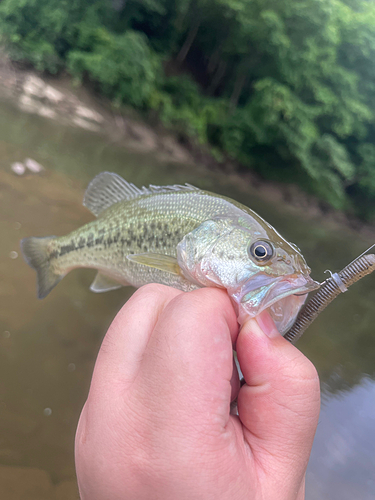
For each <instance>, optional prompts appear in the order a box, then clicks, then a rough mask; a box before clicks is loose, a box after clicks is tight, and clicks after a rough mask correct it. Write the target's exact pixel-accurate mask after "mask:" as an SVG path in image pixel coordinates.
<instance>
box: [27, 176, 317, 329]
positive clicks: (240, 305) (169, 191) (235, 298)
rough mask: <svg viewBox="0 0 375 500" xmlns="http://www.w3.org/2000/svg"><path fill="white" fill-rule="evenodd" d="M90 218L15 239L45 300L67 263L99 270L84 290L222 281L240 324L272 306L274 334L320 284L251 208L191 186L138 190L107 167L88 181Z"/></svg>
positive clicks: (195, 285)
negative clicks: (64, 231) (61, 232)
mask: <svg viewBox="0 0 375 500" xmlns="http://www.w3.org/2000/svg"><path fill="white" fill-rule="evenodd" d="M83 205H84V206H86V207H87V208H88V209H89V210H90V211H91V212H92V213H93V215H95V216H96V219H95V220H93V221H92V222H89V223H88V224H86V225H84V226H82V227H80V228H78V229H77V230H75V231H73V232H71V233H70V234H68V235H66V236H61V237H57V236H48V237H29V238H24V239H23V240H22V241H21V249H22V253H23V256H24V258H25V260H26V262H27V263H28V264H29V265H30V266H31V267H32V268H33V269H35V271H36V273H37V288H38V298H44V297H46V295H48V293H49V292H50V291H51V290H52V289H53V288H54V287H55V286H56V285H57V284H58V282H59V281H60V280H61V279H62V278H63V277H64V276H65V275H66V274H67V273H68V272H69V271H71V270H72V269H75V268H81V267H84V268H94V269H96V270H97V271H98V273H97V275H96V277H95V279H94V281H93V283H92V284H91V287H90V289H91V290H92V291H93V292H97V293H100V292H106V291H109V290H114V289H117V288H120V287H121V286H133V287H136V288H138V287H141V286H142V285H145V284H148V283H160V284H164V285H168V286H172V287H175V288H177V289H179V290H182V291H185V292H188V291H191V290H195V289H197V288H202V287H218V288H222V289H225V290H226V291H227V293H228V295H229V297H230V299H231V301H232V304H233V306H234V308H235V311H236V314H237V317H238V322H239V323H240V324H243V323H244V321H245V320H246V319H247V318H251V317H255V316H256V315H257V314H259V313H260V312H262V311H263V310H265V309H268V310H269V312H270V314H271V316H272V318H273V319H274V321H275V323H276V326H277V328H278V330H279V331H280V333H282V334H284V333H286V332H287V331H288V329H289V328H290V326H291V325H292V324H293V322H294V320H295V318H296V316H297V314H298V311H299V310H300V308H301V306H302V305H303V303H304V302H305V300H306V297H307V294H308V293H309V292H310V291H312V290H315V289H317V288H318V287H319V283H317V282H316V281H314V280H313V279H312V278H311V277H310V272H311V269H310V268H309V267H308V265H307V263H306V261H305V259H304V258H303V256H302V254H301V251H300V250H299V249H298V247H297V246H296V245H294V244H293V243H290V242H288V241H286V240H285V239H284V238H283V237H282V236H281V235H280V234H279V233H278V232H277V231H276V230H275V229H274V228H273V227H272V226H271V225H270V224H268V223H267V222H266V221H265V220H263V219H262V218H261V217H260V216H259V215H258V214H256V213H255V212H254V211H253V210H251V209H250V208H248V207H246V206H245V205H242V204H241V203H238V202H237V201H234V200H232V199H230V198H227V197H225V196H222V195H218V194H214V193H211V192H209V191H204V190H201V189H199V188H196V187H194V186H192V185H190V184H185V185H173V186H153V185H150V186H149V187H142V188H138V187H136V186H135V185H134V184H131V183H129V182H127V181H125V180H124V179H123V178H122V177H120V176H119V175H117V174H115V173H111V172H102V173H101V174H99V175H97V176H96V177H95V178H94V179H93V180H92V181H91V182H90V184H89V186H88V188H87V190H86V193H85V195H84V200H83Z"/></svg>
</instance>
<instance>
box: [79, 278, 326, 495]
mask: <svg viewBox="0 0 375 500" xmlns="http://www.w3.org/2000/svg"><path fill="white" fill-rule="evenodd" d="M232 347H235V348H236V350H237V353H238V359H239V362H240V365H241V369H242V371H243V374H244V377H245V380H246V384H245V385H244V386H243V387H242V388H241V389H240V388H239V381H238V376H237V375H236V372H235V371H234V369H233V357H232ZM237 395H238V413H239V416H235V415H231V414H230V412H229V406H230V401H231V400H232V399H233V398H234V397H235V396H237ZM319 407H320V389H319V379H318V375H317V372H316V370H315V368H314V366H313V365H312V363H311V362H310V361H309V360H308V359H307V358H306V357H305V356H304V355H303V354H302V353H301V352H300V351H299V350H298V349H297V348H296V347H294V346H292V345H291V344H290V343H289V342H287V341H286V340H285V339H284V338H283V337H282V336H281V335H280V334H279V333H278V332H277V330H276V328H275V325H274V323H273V322H272V320H271V318H270V317H269V315H268V314H267V313H262V314H260V315H259V316H258V317H257V318H255V319H250V320H248V321H247V322H246V323H245V324H244V325H243V327H242V328H241V329H240V330H239V327H238V324H237V320H236V316H235V313H234V310H233V307H232V305H231V302H230V300H229V298H228V295H227V294H226V293H225V292H224V291H222V290H219V289H214V288H204V289H200V290H196V291H193V292H189V293H183V292H180V291H178V290H175V289H173V288H169V287H165V286H162V285H147V286H145V287H143V288H141V289H140V290H138V291H137V292H136V293H135V294H134V295H133V296H132V298H131V299H130V300H129V301H128V302H127V303H126V304H125V305H124V307H123V308H122V309H121V311H120V312H119V313H118V315H117V317H116V318H115V320H114V321H113V323H112V325H111V326H110V328H109V330H108V332H107V334H106V336H105V339H104V341H103V344H102V347H101V349H100V352H99V355H98V359H97V361H96V365H95V370H94V374H93V377H92V382H91V387H90V392H89V396H88V399H87V402H86V404H85V406H84V408H83V411H82V414H81V418H80V421H79V425H78V429H77V435H76V469H77V477H78V484H79V489H80V494H81V498H82V500H177V499H178V500H193V499H194V500H233V499H235V500H276V499H277V500H302V499H303V498H304V496H305V494H304V490H305V473H306V467H307V462H308V460H309V456H310V452H311V446H312V442H313V439H314V434H315V430H316V426H317V423H318V416H319Z"/></svg>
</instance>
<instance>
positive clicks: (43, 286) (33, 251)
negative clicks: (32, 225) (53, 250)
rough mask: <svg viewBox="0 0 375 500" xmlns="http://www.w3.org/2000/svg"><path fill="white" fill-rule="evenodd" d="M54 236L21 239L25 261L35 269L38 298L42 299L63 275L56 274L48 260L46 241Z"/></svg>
mask: <svg viewBox="0 0 375 500" xmlns="http://www.w3.org/2000/svg"><path fill="white" fill-rule="evenodd" d="M54 238H55V236H48V237H46V238H36V237H34V236H32V237H31V238H24V239H23V240H21V250H22V253H23V256H24V259H25V261H26V262H27V263H28V264H29V266H30V267H32V268H33V269H35V271H36V274H37V282H38V298H39V299H44V297H45V296H46V295H48V294H49V292H50V291H51V290H52V288H53V287H54V286H56V285H57V283H58V282H59V281H60V280H61V279H62V278H63V277H64V275H61V274H56V273H55V272H54V271H53V269H52V267H51V262H50V256H49V253H48V243H49V242H50V241H51V240H53V239H54Z"/></svg>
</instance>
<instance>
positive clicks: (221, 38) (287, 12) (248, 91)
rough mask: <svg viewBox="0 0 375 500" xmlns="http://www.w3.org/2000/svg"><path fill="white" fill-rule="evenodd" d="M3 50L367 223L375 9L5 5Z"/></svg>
mask: <svg viewBox="0 0 375 500" xmlns="http://www.w3.org/2000/svg"><path fill="white" fill-rule="evenodd" d="M0 37H1V40H2V42H3V44H6V45H7V47H8V50H9V52H10V54H11V55H12V57H13V58H14V59H15V60H21V61H27V62H30V63H31V64H33V65H34V66H35V67H36V68H37V69H39V70H45V71H49V72H52V73H53V72H57V71H59V70H60V69H64V68H67V69H68V70H69V71H70V72H71V73H72V74H73V75H74V76H76V77H78V78H80V79H83V78H88V79H89V80H90V81H92V82H93V83H94V84H95V85H96V86H97V88H98V89H99V90H100V91H101V92H102V93H104V94H105V95H107V96H108V97H110V98H111V99H113V100H114V101H115V102H116V103H129V104H131V105H133V106H134V107H136V108H138V109H142V110H144V111H147V110H154V111H157V113H158V115H159V116H160V118H161V120H162V121H163V122H164V123H165V124H166V125H168V126H170V127H173V129H174V130H177V131H178V132H179V133H180V134H182V135H184V134H185V135H189V136H192V137H194V138H195V139H196V140H197V141H199V142H201V143H204V142H209V143H211V146H212V147H213V150H214V151H216V153H215V154H217V155H219V156H220V155H221V154H224V155H229V156H230V157H232V158H235V159H237V160H239V161H240V162H242V163H243V164H244V165H247V166H249V167H250V168H252V169H256V170H257V171H258V172H259V173H260V174H261V175H263V176H264V177H272V178H276V179H279V180H286V181H288V182H290V181H293V182H297V183H300V185H302V186H303V187H304V188H305V189H308V190H309V191H311V192H314V193H315V194H317V195H318V196H320V197H321V198H323V199H325V200H327V201H328V202H329V203H331V204H332V205H333V206H335V207H337V208H342V209H345V210H349V211H351V212H352V213H356V214H357V215H360V216H362V217H364V218H368V219H370V218H372V217H375V209H372V208H371V207H372V206H373V205H374V203H373V201H374V199H375V146H374V144H375V112H374V110H375V65H374V64H373V61H374V60H375V3H374V2H372V1H367V0H251V1H250V0H144V1H142V2H139V1H137V0H112V1H111V2H109V1H106V0H2V1H1V2H0ZM162 64H164V65H165V67H166V68H167V75H165V74H164V73H163V71H162V67H163V66H162ZM219 151H220V152H221V153H220V154H219Z"/></svg>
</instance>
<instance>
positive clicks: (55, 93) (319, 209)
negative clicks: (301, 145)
mask: <svg viewBox="0 0 375 500" xmlns="http://www.w3.org/2000/svg"><path fill="white" fill-rule="evenodd" d="M0 99H2V100H7V101H11V102H13V103H14V104H15V105H16V106H17V107H18V108H20V109H21V110H22V111H23V112H25V113H30V114H36V115H39V116H43V117H45V118H47V119H49V120H55V121H58V122H59V123H61V124H65V125H67V126H71V127H76V128H81V129H85V130H88V131H91V132H93V133H98V134H105V135H106V136H108V137H110V139H111V141H112V142H114V143H116V144H119V145H121V146H123V147H124V148H127V149H128V150H130V151H134V152H144V153H149V154H152V155H155V158H156V159H157V160H159V161H165V162H167V163H174V164H176V165H178V164H185V165H186V164H199V165H200V166H202V167H204V168H205V169H208V170H211V171H212V172H223V171H224V172H225V173H226V175H227V177H228V182H230V183H232V184H233V185H235V186H236V187H237V188H238V189H240V190H243V191H245V190H246V189H247V187H248V186H249V185H251V186H252V187H253V188H254V187H255V188H256V190H257V193H258V194H259V196H260V197H262V198H263V199H264V200H266V201H269V202H270V203H272V204H283V205H284V206H286V207H288V209H289V210H290V212H291V214H293V213H294V212H295V213H297V212H298V214H299V215H303V216H304V217H305V218H306V219H307V220H318V221H319V219H322V220H323V219H324V221H325V222H327V221H328V222H330V223H332V225H334V226H337V227H345V228H347V229H350V230H351V231H353V233H354V234H355V233H357V234H359V235H361V237H364V238H366V239H369V241H372V240H374V238H375V227H374V225H370V224H366V223H364V222H363V221H361V220H359V219H357V218H354V217H349V216H348V215H346V214H345V213H343V212H341V211H337V210H334V209H332V208H331V207H330V206H329V205H328V204H327V203H325V202H322V201H320V200H318V199H317V198H316V197H314V196H311V195H308V194H306V193H304V192H303V191H302V190H301V189H300V188H299V187H298V186H297V185H294V184H281V183H276V182H270V181H265V180H263V179H261V178H260V177H259V176H257V175H255V174H254V173H252V172H251V171H249V170H247V169H245V168H244V167H241V165H240V164H238V163H236V162H233V161H230V160H225V161H222V162H220V161H218V160H216V159H215V158H214V156H213V155H212V154H210V151H209V149H208V147H205V146H201V145H198V144H195V143H194V142H193V141H190V140H186V139H184V140H183V143H182V140H181V138H179V137H178V136H176V135H174V134H173V132H171V131H168V130H166V129H165V127H163V126H162V125H161V124H160V123H159V122H157V120H153V123H152V124H150V122H147V120H145V119H144V118H143V117H142V116H140V115H139V114H138V113H137V112H136V111H134V110H132V109H130V108H121V109H115V108H114V107H113V105H112V104H111V102H110V101H108V100H107V99H105V98H103V97H100V96H98V95H97V94H95V93H94V92H92V91H91V90H90V89H88V88H85V87H84V86H75V85H74V82H73V81H72V79H71V78H70V77H69V76H68V75H62V76H61V75H60V76H59V77H51V76H46V75H41V74H38V73H37V72H36V71H35V70H33V69H31V68H26V67H23V66H20V65H18V64H14V63H12V62H11V61H10V60H9V59H8V58H7V57H6V56H5V55H4V54H2V55H1V56H0Z"/></svg>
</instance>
